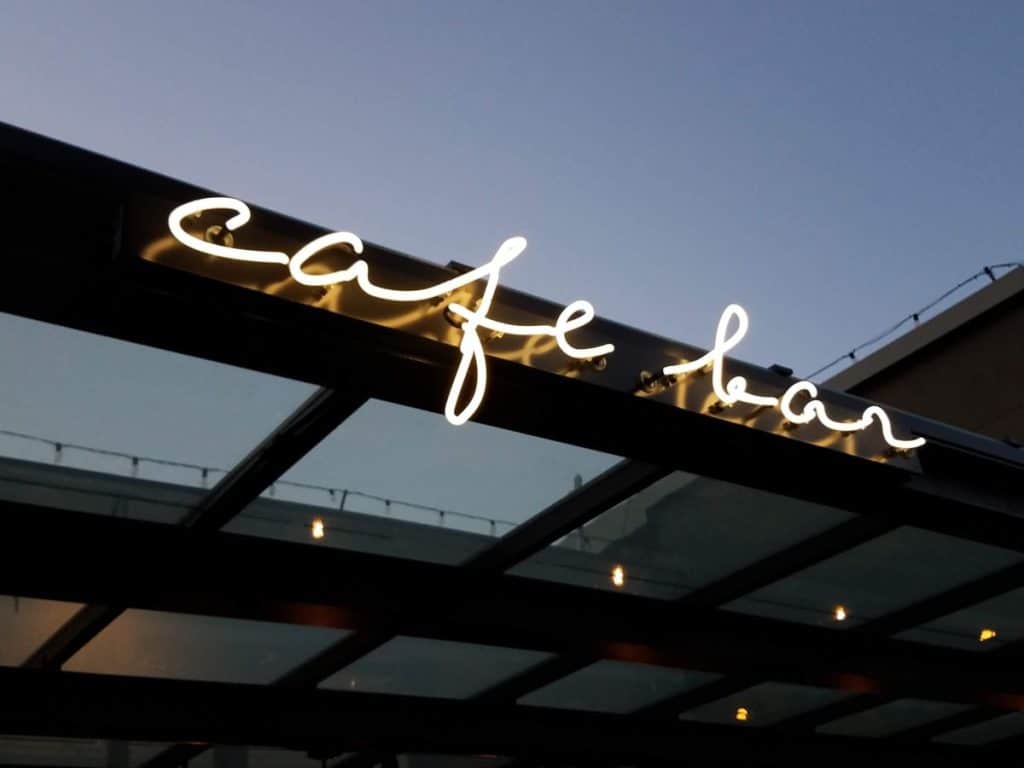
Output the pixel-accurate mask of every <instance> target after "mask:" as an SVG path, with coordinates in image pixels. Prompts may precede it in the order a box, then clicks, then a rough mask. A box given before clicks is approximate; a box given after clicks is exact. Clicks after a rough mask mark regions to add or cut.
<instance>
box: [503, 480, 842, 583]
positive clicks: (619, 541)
mask: <svg viewBox="0 0 1024 768" xmlns="http://www.w3.org/2000/svg"><path fill="white" fill-rule="evenodd" d="M850 517H851V515H850V513H848V512H844V511H842V510H838V509H834V508H831V507H825V506H821V505H819V504H812V503H810V502H806V501H801V500H799V499H794V498H790V497H787V496H781V495H779V494H776V493H769V492H767V491H760V490H756V489H753V488H747V487H745V486H741V485H736V484H734V483H727V482H724V481H722V480H713V479H711V478H706V477H699V476H697V475H691V474H688V473H686V472H674V473H672V474H671V475H669V476H667V477H665V478H664V479H662V480H660V481H658V482H657V483H654V484H652V485H651V486H650V487H648V488H645V489H644V490H642V491H640V492H639V493H637V494H635V495H633V496H632V497H630V498H629V499H626V500H625V501H623V502H622V503H620V504H618V505H617V506H615V507H613V508H611V509H609V510H608V511H607V512H605V513H603V514H601V515H599V516H598V517H597V518H595V519H594V520H593V521H591V522H590V523H588V524H587V525H585V526H583V527H582V528H580V529H578V530H577V531H575V532H573V533H572V534H570V535H568V536H566V537H564V538H563V539H561V540H560V541H558V542H557V543H556V544H554V545H553V546H550V547H548V548H547V549H545V550H543V551H541V552H539V553H537V554H536V555H534V556H533V557H531V558H529V559H527V560H525V561H524V562H523V563H521V564H520V565H518V566H516V567H515V568H513V569H512V570H511V573H514V574H516V575H519V576H528V577H531V578H537V579H545V580H548V581H558V582H564V583H569V584H577V585H580V586H587V587H599V588H602V589H621V590H622V591H625V592H633V593H635V594H641V595H646V596H648V597H660V598H676V597H681V596H683V595H685V594H686V593H688V592H691V591H692V590H694V589H696V588H698V587H701V586H705V585H707V584H710V583H712V582H715V581H717V580H718V579H721V578H723V577H724V576H727V575H729V574H730V573H733V572H735V571H738V570H740V569H741V568H743V567H745V566H748V565H751V564H752V563H754V562H756V561H758V560H760V559H761V558H764V557H767V556H769V555H771V554H773V553H775V552H778V551H779V550H781V549H784V548H786V547H788V546H790V545H793V544H796V543H797V542H800V541H802V540H804V539H806V538H809V537H810V536H813V535H815V534H817V533H820V532H821V531H824V530H826V529H828V528H831V527H833V526H835V525H838V524H839V523H842V522H843V521H844V520H847V519H849V518H850ZM616 566H621V567H622V568H623V569H624V583H623V585H622V587H618V586H617V585H616V584H615V583H614V581H613V579H612V578H611V576H610V575H611V574H612V572H613V569H614V568H615V567H616Z"/></svg>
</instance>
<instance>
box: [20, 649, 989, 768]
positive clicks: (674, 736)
mask: <svg viewBox="0 0 1024 768" xmlns="http://www.w3.org/2000/svg"><path fill="white" fill-rule="evenodd" d="M0 689H2V690H3V691H4V692H5V695H4V696H3V697H0V727H2V728H3V729H4V730H7V731H10V732H14V733H20V734H24V735H29V736H55V735H56V736H64V737H68V736H70V737H78V738H110V739H129V740H145V741H178V742H185V741H194V742H202V743H208V744H213V743H217V744H226V745H253V746H261V747H279V748H284V749H293V750H302V751H306V752H308V753H309V754H310V755H311V756H314V757H317V758H328V757H330V756H333V755H337V754H340V753H342V752H350V751H365V752H368V753H370V754H378V755H380V754H399V753H403V752H428V753H434V754H462V755H472V754H479V753H482V752H486V753H492V754H500V755H510V756H519V757H526V758H542V759H543V758H550V760H552V761H554V762H556V763H563V762H569V763H583V764H593V762H594V760H595V759H596V760H604V759H609V760H615V761H617V762H616V763H615V764H620V765H621V764H630V765H632V764H637V762H641V763H642V762H644V761H648V760H653V761H671V760H675V761H678V759H679V754H680V752H679V750H680V745H681V744H682V745H685V746H686V749H688V750H691V751H692V752H693V753H694V754H703V755H707V754H713V755H715V756H716V758H718V759H720V760H721V761H722V762H723V763H725V764H734V765H735V764H740V765H760V764H763V763H767V764H781V765H790V766H796V767H797V768H802V767H803V766H812V765H815V766H820V765H823V764H827V765H830V766H835V767H836V768H860V766H862V765H863V761H864V760H865V759H869V758H870V759H871V761H872V764H873V765H877V766H880V768H889V767H890V766H891V767H892V768H896V766H902V765H905V764H906V763H907V761H908V760H910V759H911V758H913V759H914V760H917V761H921V762H922V763H925V764H928V765H930V766H936V768H967V766H971V765H974V764H976V763H974V762H973V761H974V759H975V758H976V754H973V753H964V752H963V751H962V750H958V749H956V748H947V747H941V746H932V745H925V746H923V747H921V746H917V745H915V746H914V747H913V748H912V749H911V748H908V747H905V746H903V745H899V744H893V745H886V746H885V747H884V748H880V746H879V745H878V744H877V743H874V742H872V741H871V740H853V739H842V738H836V737H823V736H814V735H806V736H803V737H801V738H799V739H797V738H792V737H787V738H772V737H765V735H764V734H762V733H758V732H757V729H737V728H733V727H729V726H718V725H709V724H703V723H680V722H662V721H650V720H647V721H645V720H639V721H633V720H629V719H627V718H622V717H620V716H617V715H607V714H601V713H585V712H572V711H566V710H554V709H543V708H537V707H509V706H490V705H482V704H480V703H477V702H466V701H457V700H443V699H425V698H417V697H406V696H393V695H381V694H369V693H354V692H347V691H322V690H295V689H286V688H279V687H273V686H255V685H239V684H230V683H206V682H192V681H181V680H159V679H144V678H134V677H119V676H108V675H85V674H78V673H70V672H60V673H54V672H45V671H40V670H25V669H0Z"/></svg>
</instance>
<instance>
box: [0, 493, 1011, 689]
mask: <svg viewBox="0 0 1024 768" xmlns="http://www.w3.org/2000/svg"><path fill="white" fill-rule="evenodd" d="M5 519H6V520H8V521H9V522H8V523H7V526H6V528H5V536H4V537H3V538H2V539H0V593H7V594H21V595H25V596H32V597H42V598H51V599H61V600H70V601H77V602H82V601H85V602H89V601H91V602H93V603H97V604H105V605H123V606H129V607H133V608H143V609H150V610H161V611H172V612H185V613H199V614H206V615H214V616H224V617H231V618H246V619H254V620H262V621H277V622H287V623H293V624H305V625H313V626H326V627H338V628H346V629H360V628H367V627H370V628H372V627H380V626H388V627H394V628H395V629H396V630H397V631H398V632H399V633H400V634H406V635H412V636H419V637H429V638H436V639H445V640H453V641H457V642H468V643H482V644H489V645H496V646H508V647H517V648H527V649H534V650H541V651H545V652H549V653H556V654H562V655H566V656H569V657H571V658H575V659H578V658H581V657H582V658H585V659H589V658H603V659H611V660H619V661H636V662H641V663H649V664H656V665H661V666H666V667H677V668H686V669H700V670H706V671H711V672H717V673H732V674H735V675H739V676H743V675H746V674H759V675H761V676H763V677H766V678H769V679H777V680H783V681H790V682H796V683H803V684H809V685H819V686H823V687H839V688H856V687H857V686H861V687H862V688H877V689H878V690H882V691H885V692H887V693H892V694H894V695H914V696H919V697H923V698H939V699H948V700H951V701H962V702H965V703H974V704H979V705H982V704H994V705H995V706H1001V704H999V701H1001V700H1003V699H1005V696H1006V694H1012V695H1024V670H1020V669H1015V668H1014V667H1012V666H1011V667H1007V665H1005V664H1004V663H1002V661H1001V660H1000V659H998V658H995V657H993V656H992V655H990V654H983V655H979V654H973V653H970V652H966V651H956V650H951V649H943V648H937V647H931V646H927V645H921V644H916V643H908V642H904V641H897V640H889V639H885V638H878V637H876V636H872V635H866V634H864V633H861V632H859V631H857V629H856V628H854V629H850V630H845V631H841V630H835V629H831V628H824V627H812V626H803V625H797V624H789V623H786V622H779V621H774V620H770V619H763V618H759V617H754V616H746V615H742V614H735V613H727V612H724V611H715V610H708V609H694V608H687V607H686V606H679V605H676V604H673V603H670V602H665V601H660V600H655V599H652V598H644V597H640V596H636V595H629V594H624V593H619V592H612V591H605V590H592V589H587V588H583V587H575V586H571V585H564V584H550V583H545V582H539V581H534V580H531V579H524V578H521V577H515V576H511V575H508V574H491V573H484V572H475V573H474V576H473V578H467V574H466V571H465V569H463V568H459V567H453V566H444V565H438V564H431V563H424V562H415V561H408V560H400V559H395V558H389V557H383V556H379V555H369V554H361V553H355V552H346V551H342V550H335V549H330V548H324V547H314V546H309V545H305V544H294V543H290V542H281V541H274V540H270V539H261V538H254V537H247V536H239V535H234V534H225V533H212V534H208V535H206V536H204V537H201V538H195V537H192V536H190V534H189V533H188V531H186V530H184V529H182V528H178V527H173V526H164V525H160V524H155V523H145V522H141V521H134V520H126V519H121V518H107V517H102V516H97V515H87V514H80V513H67V512H64V513H62V512H59V511H55V510H48V509H46V508H38V507H30V506H27V505H14V504H8V505H7V506H6V509H5ZM54 531H59V532H60V535H59V536H54V535H53V532H54ZM83 541H87V542H89V546H87V547H83V546H82V542H83ZM53 562H60V563H61V564H62V568H61V569H60V570H55V569H54V568H52V566H51V564H52V563H53ZM97 562H117V563H118V568H117V569H116V570H114V569H100V568H97V567H95V564H96V563H97ZM182 563H187V567H185V568H183V567H181V566H182ZM67 573H74V574H75V575H76V576H75V578H74V579H68V578H67V577H66V574H67ZM125 573H130V574H131V578H125V577H124V574H125ZM752 643H754V644H756V649H757V653H756V654H752V653H751V648H752V645H751V644H752ZM563 671H564V670H563ZM283 682H288V683H289V684H290V685H291V686H295V685H299V684H306V685H309V684H311V683H310V682H309V679H304V680H295V679H292V680H286V681H283Z"/></svg>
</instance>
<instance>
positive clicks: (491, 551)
mask: <svg viewBox="0 0 1024 768" xmlns="http://www.w3.org/2000/svg"><path fill="white" fill-rule="evenodd" d="M668 473H669V470H667V469H663V468H661V467H655V466H651V465H649V464H643V463H641V462H637V461H622V462H619V463H618V464H616V465H614V466H613V467H611V468H610V469H608V470H606V471H605V472H603V473H601V474H600V475H598V476H597V477H595V478H593V479H592V480H590V481H589V482H587V483H585V484H584V485H582V486H581V487H580V488H578V489H576V490H575V491H573V492H572V493H570V494H568V495H567V496H565V497H563V498H561V499H559V500H558V501H556V502H554V503H553V504H551V505H550V506H548V507H547V508H546V509H544V510H542V511H541V512H539V513H537V514H536V515H534V516H533V517H532V518H530V519H529V520H527V521H526V522H525V523H523V524H521V525H519V526H516V527H515V528H513V529H512V530H511V531H509V532H508V533H506V534H505V535H504V536H502V537H501V538H500V539H498V540H497V541H496V542H494V543H493V544H492V545H490V546H489V547H487V548H486V549H484V550H483V551H481V552H480V553H478V554H476V555H473V556H472V557H470V558H469V559H468V560H467V561H466V562H465V563H463V567H464V568H466V569H472V570H474V571H483V572H490V573H497V572H500V571H503V570H506V569H507V568H510V567H512V566H513V565H515V564H516V563H518V562H520V561H522V560H524V559H525V558H527V557H529V556H530V555H532V554H534V553H535V552H538V551H540V550H541V549H543V548H544V547H546V546H548V545H550V544H552V543H553V542H555V541H557V540H558V539H559V538H561V537H562V536H564V535H565V534H567V533H569V532H570V531H573V530H575V529H576V528H578V527H579V526H581V525H584V524H586V523H587V522H589V521H590V520H592V519H593V518H595V517H597V516H598V515H599V514H601V513H602V512H604V511H605V510H607V509H610V508H611V507H613V506H615V505H616V504H618V503H619V502H620V501H623V500H625V499H627V498H629V497H630V496H632V495H633V494H634V493H636V492H638V491H640V490H642V489H644V488H646V487H647V486H648V485H650V484H651V483H654V482H656V481H658V480H660V479H661V478H663V477H665V475H667V474H668ZM467 578H473V577H472V576H470V575H467ZM422 607H423V605H422V604H418V603H412V604H408V605H407V607H406V610H405V612H404V614H403V616H402V617H401V619H402V623H403V624H405V625H406V626H408V625H410V624H416V623H417V621H418V620H419V619H418V618H417V617H421V616H422V617H423V618H426V616H423V614H422V613H421V610H422ZM431 620H432V621H435V622H436V621H437V617H436V616H435V617H433V618H432V619H431ZM398 631H399V628H398V623H397V621H396V622H392V623H391V624H389V625H383V626H379V627H373V628H370V629H366V630H363V631H359V632H356V633H355V634H353V635H350V636H349V637H346V638H344V639H343V640H340V641H338V642H337V643H336V644H334V645H333V646H331V647H329V648H327V649H325V650H324V651H323V652H321V653H320V654H319V655H318V656H316V657H315V658H313V659H310V660H309V661H307V662H305V663H304V664H302V665H300V666H299V667H297V668H296V669H294V670H292V671H291V672H289V673H288V674H287V675H285V676H284V677H283V678H282V679H281V680H280V681H279V682H280V683H281V684H283V685H316V684H317V683H319V682H320V681H322V680H325V679H326V678H328V677H330V676H331V675H333V674H334V673H336V672H338V671H339V670H341V669H343V668H344V667H347V666H348V665H349V664H352V663H353V662H355V661H357V660H358V659H360V658H362V657H363V656H365V655H366V654H368V653H370V652H371V651H373V650H375V649H377V648H379V647H380V646H381V645H383V644H384V643H386V642H387V641H388V640H391V639H392V638H393V637H394V636H395V635H396V634H398Z"/></svg>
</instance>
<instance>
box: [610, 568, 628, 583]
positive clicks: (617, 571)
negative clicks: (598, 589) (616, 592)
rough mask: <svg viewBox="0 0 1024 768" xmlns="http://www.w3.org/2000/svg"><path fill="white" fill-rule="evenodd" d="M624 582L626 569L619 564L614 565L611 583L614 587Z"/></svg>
mask: <svg viewBox="0 0 1024 768" xmlns="http://www.w3.org/2000/svg"><path fill="white" fill-rule="evenodd" d="M625 583H626V569H625V568H623V567H622V566H621V565H616V566H615V567H614V568H612V584H614V585H615V586H616V587H621V586H622V585H623V584H625Z"/></svg>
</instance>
